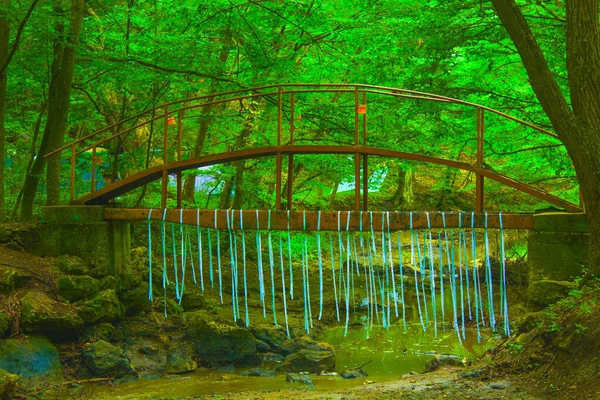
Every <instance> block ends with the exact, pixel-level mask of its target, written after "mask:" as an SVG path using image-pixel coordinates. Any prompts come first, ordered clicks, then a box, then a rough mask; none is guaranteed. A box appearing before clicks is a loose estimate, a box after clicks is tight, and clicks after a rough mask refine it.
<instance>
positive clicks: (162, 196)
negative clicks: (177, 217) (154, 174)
mask: <svg viewBox="0 0 600 400" xmlns="http://www.w3.org/2000/svg"><path fill="white" fill-rule="evenodd" d="M168 184H169V174H168V173H167V170H166V169H165V170H164V171H163V173H162V189H161V194H160V208H167V189H168V187H167V185H168Z"/></svg>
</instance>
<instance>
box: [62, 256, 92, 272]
mask: <svg viewBox="0 0 600 400" xmlns="http://www.w3.org/2000/svg"><path fill="white" fill-rule="evenodd" d="M54 265H55V266H56V267H58V269H60V270H61V272H62V273H64V274H67V275H90V268H89V266H88V264H87V263H86V262H85V261H84V260H83V259H82V258H81V257H77V256H70V255H64V256H60V257H57V258H56V260H55V261H54Z"/></svg>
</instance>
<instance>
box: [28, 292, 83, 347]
mask: <svg viewBox="0 0 600 400" xmlns="http://www.w3.org/2000/svg"><path fill="white" fill-rule="evenodd" d="M21 327H22V329H23V332H25V333H43V334H45V335H47V336H49V337H51V338H53V339H56V340H63V339H71V338H73V337H75V336H76V334H77V333H78V332H79V331H80V329H81V328H82V327H83V320H82V319H81V318H80V317H79V315H77V310H76V309H75V307H74V306H72V305H69V304H64V303H60V302H58V301H56V300H53V299H51V298H50V297H48V296H46V295H45V294H44V293H41V292H29V293H27V294H26V295H25V296H24V297H23V298H22V299H21Z"/></svg>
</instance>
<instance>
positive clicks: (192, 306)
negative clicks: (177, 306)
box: [181, 288, 210, 311]
mask: <svg viewBox="0 0 600 400" xmlns="http://www.w3.org/2000/svg"><path fill="white" fill-rule="evenodd" d="M181 307H183V309H184V310H185V311H193V310H206V309H208V308H210V306H209V305H208V303H207V302H206V298H205V297H204V295H203V294H202V293H201V292H200V290H198V289H196V288H194V290H189V291H188V290H186V291H184V292H183V297H182V298H181Z"/></svg>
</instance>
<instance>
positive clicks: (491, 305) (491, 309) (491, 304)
mask: <svg viewBox="0 0 600 400" xmlns="http://www.w3.org/2000/svg"><path fill="white" fill-rule="evenodd" d="M483 235H484V238H485V265H486V282H487V290H488V314H489V315H490V327H491V328H492V331H494V332H496V315H495V314H494V287H493V286H492V264H491V262H490V241H489V234H488V213H487V212H486V213H485V230H484V232H483Z"/></svg>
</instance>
